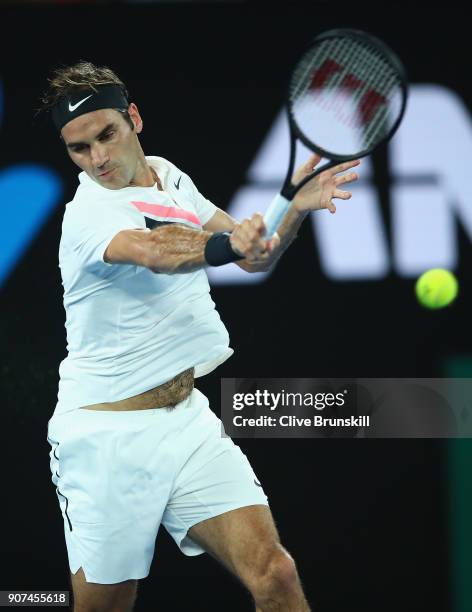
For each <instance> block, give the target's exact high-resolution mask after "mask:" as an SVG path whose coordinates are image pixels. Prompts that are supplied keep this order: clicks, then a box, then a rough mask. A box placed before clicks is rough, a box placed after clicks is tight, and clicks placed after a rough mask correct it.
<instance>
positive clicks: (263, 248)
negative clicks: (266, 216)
mask: <svg viewBox="0 0 472 612" xmlns="http://www.w3.org/2000/svg"><path fill="white" fill-rule="evenodd" d="M265 231H266V227H265V224H264V220H263V218H262V215H261V214H260V213H254V214H253V215H252V217H251V218H250V219H244V221H243V222H242V223H238V224H236V227H235V228H234V229H233V232H232V234H231V237H230V244H231V247H232V249H233V250H234V251H236V253H239V254H240V255H241V256H243V257H244V258H245V259H246V260H247V261H249V262H251V263H259V262H261V263H262V262H264V261H267V260H268V259H269V257H270V254H271V252H272V251H273V250H274V249H275V248H277V246H278V245H279V243H280V239H279V237H278V235H277V234H274V236H272V238H271V239H270V240H265V239H264V234H265Z"/></svg>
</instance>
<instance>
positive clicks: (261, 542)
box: [188, 505, 280, 582]
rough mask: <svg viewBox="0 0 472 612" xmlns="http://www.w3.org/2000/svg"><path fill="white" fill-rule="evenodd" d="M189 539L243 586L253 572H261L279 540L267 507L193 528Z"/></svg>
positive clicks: (239, 511)
mask: <svg viewBox="0 0 472 612" xmlns="http://www.w3.org/2000/svg"><path fill="white" fill-rule="evenodd" d="M188 536H189V537H190V538H191V539H192V540H194V541H196V542H198V543H199V544H200V546H201V547H202V548H204V549H205V550H206V551H207V552H208V553H210V554H211V555H212V556H214V557H216V558H217V559H218V560H219V561H220V562H221V563H223V564H224V565H225V566H226V567H227V568H228V569H229V570H230V571H232V572H233V573H234V574H235V575H236V576H238V577H239V578H241V579H242V580H243V582H245V577H246V576H247V575H248V574H250V573H251V572H252V571H253V569H254V568H261V567H263V566H264V565H265V564H266V561H267V560H268V558H269V557H270V555H271V554H272V552H273V550H274V549H275V548H278V547H279V546H280V538H279V534H278V532H277V528H276V526H275V523H274V519H273V518H272V513H271V511H270V509H269V507H268V506H266V505H253V506H245V507H243V508H238V509H236V510H231V511H229V512H225V513H224V514H220V515H219V516H215V517H214V518H210V519H207V520H205V521H202V522H200V523H198V524H197V525H194V526H193V527H192V528H191V529H190V530H189V532H188Z"/></svg>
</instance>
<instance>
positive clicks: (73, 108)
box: [69, 94, 93, 112]
mask: <svg viewBox="0 0 472 612" xmlns="http://www.w3.org/2000/svg"><path fill="white" fill-rule="evenodd" d="M92 96H93V94H90V95H89V96H87V97H86V98H84V99H83V100H80V102H77V104H71V103H70V102H69V110H70V112H72V111H75V109H76V108H78V107H79V106H80V105H81V104H83V103H84V102H85V100H88V99H89V98H91V97H92Z"/></svg>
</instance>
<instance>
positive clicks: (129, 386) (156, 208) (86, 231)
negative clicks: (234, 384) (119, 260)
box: [55, 157, 233, 414]
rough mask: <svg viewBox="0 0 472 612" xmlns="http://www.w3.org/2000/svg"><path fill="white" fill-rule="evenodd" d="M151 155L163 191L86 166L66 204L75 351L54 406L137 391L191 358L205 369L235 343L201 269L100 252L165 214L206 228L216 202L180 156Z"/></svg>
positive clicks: (65, 272)
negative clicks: (158, 269) (159, 270)
mask: <svg viewBox="0 0 472 612" xmlns="http://www.w3.org/2000/svg"><path fill="white" fill-rule="evenodd" d="M146 159H147V162H148V163H149V164H150V165H151V166H153V167H154V169H155V170H156V172H157V174H158V176H159V178H160V180H161V183H162V187H163V189H164V191H159V190H158V189H157V186H156V185H154V186H153V187H124V188H123V189H117V190H111V189H106V188H105V187H102V186H101V185H99V184H98V183H96V182H95V181H93V180H92V179H91V178H90V177H89V176H88V175H87V174H86V173H85V172H81V173H80V174H79V180H80V185H79V187H78V189H77V192H76V194H75V196H74V199H73V200H72V201H71V202H69V203H68V204H67V205H66V209H65V213H64V220H63V224H62V236H61V242H60V246H59V267H60V269H61V275H62V284H63V286H64V308H65V311H66V330H67V351H68V355H67V357H66V358H65V359H64V360H63V361H62V362H61V364H60V367H59V377H60V380H59V393H58V403H57V405H56V409H55V414H60V413H64V412H68V411H70V410H74V409H77V408H80V407H81V406H86V405H88V404H96V403H102V402H113V401H117V400H121V399H125V398H128V397H132V396H133V395H137V394H138V393H142V392H144V391H147V390H149V389H152V388H153V387H156V386H157V385H160V384H162V383H164V382H166V381H168V380H170V379H171V378H173V377H174V376H175V375H176V374H178V373H179V372H182V371H184V370H186V369H187V368H190V367H195V376H203V375H204V374H207V373H208V372H211V370H213V369H214V368H216V367H217V366H218V365H219V364H220V363H222V362H223V361H225V360H226V359H227V358H228V357H230V355H232V353H233V350H232V349H231V348H229V346H228V344H229V337H228V332H227V331H226V328H225V326H224V325H223V323H222V321H221V319H220V316H219V314H218V313H217V311H216V310H215V304H214V302H213V300H212V299H211V297H210V287H209V284H208V279H207V275H206V273H205V271H204V270H198V271H197V272H191V273H186V274H173V275H170V274H155V273H153V272H151V271H150V270H149V269H147V268H144V267H141V266H135V265H127V264H126V265H123V264H108V263H106V262H104V261H103V255H104V252H105V250H106V248H107V246H108V245H109V243H110V242H111V240H112V239H113V237H114V236H116V234H117V233H118V232H120V231H121V230H125V229H143V230H145V231H149V229H152V228H153V227H155V226H156V225H158V224H159V223H162V222H167V223H168V222H178V223H183V224H185V225H188V226H189V227H192V228H194V229H197V230H199V229H201V227H202V226H203V225H204V224H205V223H207V222H208V221H209V220H210V219H211V217H212V216H213V215H214V213H215V212H216V210H217V208H216V206H215V205H214V204H212V203H211V202H210V201H209V200H207V199H206V198H204V197H203V196H202V195H201V194H200V193H199V192H198V190H197V188H196V187H195V185H194V184H193V182H192V181H191V179H190V178H189V177H188V176H187V175H186V174H184V173H183V172H181V171H180V170H179V169H178V168H177V167H176V166H174V165H173V164H171V163H170V162H169V161H167V160H165V159H163V158H161V157H147V158H146ZM146 228H147V230H146Z"/></svg>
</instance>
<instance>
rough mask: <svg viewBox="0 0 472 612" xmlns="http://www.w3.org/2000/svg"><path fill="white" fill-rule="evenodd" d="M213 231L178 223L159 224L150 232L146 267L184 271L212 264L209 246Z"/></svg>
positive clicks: (157, 270)
mask: <svg viewBox="0 0 472 612" xmlns="http://www.w3.org/2000/svg"><path fill="white" fill-rule="evenodd" d="M211 235H212V234H211V232H205V231H198V230H194V229H191V228H188V227H185V226H184V225H178V224H171V225H170V224H169V225H163V226H161V227H158V228H156V229H154V230H152V231H151V232H149V234H148V240H149V241H150V244H149V245H148V261H147V265H146V267H147V268H149V269H150V270H152V271H153V272H160V273H163V274H184V273H186V272H193V271H195V270H199V269H201V268H204V267H205V266H207V265H208V264H207V262H206V260H205V246H206V243H207V242H208V240H209V238H210V237H211Z"/></svg>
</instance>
